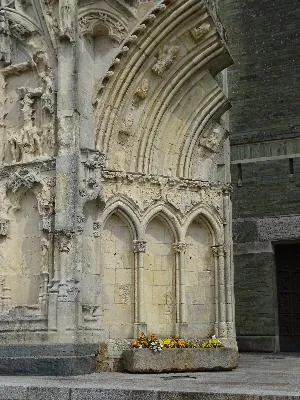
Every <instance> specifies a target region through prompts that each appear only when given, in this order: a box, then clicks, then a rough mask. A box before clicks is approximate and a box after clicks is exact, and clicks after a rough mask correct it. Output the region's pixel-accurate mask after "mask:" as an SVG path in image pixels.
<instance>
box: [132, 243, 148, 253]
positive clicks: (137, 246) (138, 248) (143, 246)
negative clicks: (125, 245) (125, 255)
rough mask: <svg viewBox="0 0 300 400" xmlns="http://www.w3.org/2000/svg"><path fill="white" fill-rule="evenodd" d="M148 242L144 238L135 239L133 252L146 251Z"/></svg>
mask: <svg viewBox="0 0 300 400" xmlns="http://www.w3.org/2000/svg"><path fill="white" fill-rule="evenodd" d="M146 245H147V243H146V242H145V241H143V240H134V241H133V249H132V251H133V253H145V252H146Z"/></svg>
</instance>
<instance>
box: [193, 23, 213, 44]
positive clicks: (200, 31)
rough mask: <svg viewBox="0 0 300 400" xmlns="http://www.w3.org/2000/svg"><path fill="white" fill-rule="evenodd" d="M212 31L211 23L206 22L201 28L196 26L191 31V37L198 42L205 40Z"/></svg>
mask: <svg viewBox="0 0 300 400" xmlns="http://www.w3.org/2000/svg"><path fill="white" fill-rule="evenodd" d="M209 31H210V23H209V22H204V23H203V24H202V25H200V26H196V27H195V28H193V29H192V30H191V35H192V37H193V38H194V39H195V40H196V41H198V40H200V39H202V38H203V36H205V35H206V34H207V33H208V32H209Z"/></svg>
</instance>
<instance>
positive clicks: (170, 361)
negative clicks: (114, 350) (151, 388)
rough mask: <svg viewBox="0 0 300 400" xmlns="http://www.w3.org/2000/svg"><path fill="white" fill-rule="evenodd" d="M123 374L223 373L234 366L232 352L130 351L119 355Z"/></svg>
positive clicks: (235, 359) (235, 354) (236, 360)
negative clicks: (123, 370) (121, 357)
mask: <svg viewBox="0 0 300 400" xmlns="http://www.w3.org/2000/svg"><path fill="white" fill-rule="evenodd" d="M123 365H124V369H125V371H128V372H136V373H145V372H146V373H161V372H182V371H226V370H232V369H234V368H236V367H237V365H238V353H237V350H236V349H230V348H220V349H163V350H162V351H161V352H160V353H154V352H153V351H151V350H149V349H134V350H133V349H132V350H126V351H124V353H123Z"/></svg>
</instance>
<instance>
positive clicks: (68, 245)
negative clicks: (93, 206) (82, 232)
mask: <svg viewBox="0 0 300 400" xmlns="http://www.w3.org/2000/svg"><path fill="white" fill-rule="evenodd" d="M56 235H57V245H58V250H59V251H60V252H61V253H69V252H70V251H71V250H72V247H73V243H72V242H73V239H74V233H73V232H57V233H56Z"/></svg>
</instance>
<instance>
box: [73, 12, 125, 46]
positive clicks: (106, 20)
mask: <svg viewBox="0 0 300 400" xmlns="http://www.w3.org/2000/svg"><path fill="white" fill-rule="evenodd" d="M98 25H104V26H105V27H106V29H107V30H108V35H109V37H111V38H112V39H114V40H116V41H117V42H118V43H121V42H122V41H123V40H124V39H125V36H126V34H127V32H128V31H127V26H126V25H125V23H124V22H123V21H121V20H120V19H119V18H117V17H116V16H115V15H112V14H109V13H107V12H104V11H98V12H91V13H89V14H87V15H84V16H82V17H81V18H80V19H79V29H80V31H81V33H82V34H83V35H84V34H94V33H95V31H96V29H97V26H98Z"/></svg>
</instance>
